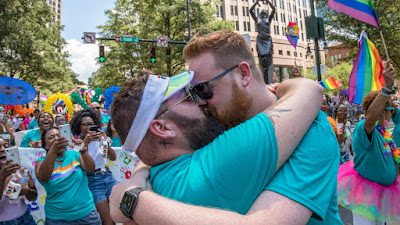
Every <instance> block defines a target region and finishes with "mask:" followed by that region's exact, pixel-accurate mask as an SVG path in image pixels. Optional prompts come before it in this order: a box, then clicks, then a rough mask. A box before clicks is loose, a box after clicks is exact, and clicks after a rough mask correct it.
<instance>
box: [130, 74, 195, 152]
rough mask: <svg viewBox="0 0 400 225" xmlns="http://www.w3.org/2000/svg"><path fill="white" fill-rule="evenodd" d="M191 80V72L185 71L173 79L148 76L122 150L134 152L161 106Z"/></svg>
mask: <svg viewBox="0 0 400 225" xmlns="http://www.w3.org/2000/svg"><path fill="white" fill-rule="evenodd" d="M192 79H193V71H185V72H183V73H180V74H178V75H175V76H173V77H164V76H160V75H150V76H149V78H148V79H147V82H146V86H145V88H144V91H143V96H142V100H141V101H140V105H139V109H138V111H137V113H136V116H135V119H134V120H133V123H132V125H131V128H130V129H129V133H128V135H127V137H126V140H125V143H124V145H123V149H125V150H128V151H131V152H136V150H137V148H138V147H139V145H140V143H142V141H143V138H144V136H145V135H146V133H147V130H148V129H149V127H150V122H151V121H152V120H153V119H154V117H155V116H156V115H157V112H158V110H159V109H160V106H161V104H162V103H163V102H164V101H165V100H167V99H168V98H169V97H171V96H172V95H174V94H175V93H177V92H178V91H180V90H182V89H183V88H184V87H186V86H187V85H188V84H189V83H190V81H192Z"/></svg>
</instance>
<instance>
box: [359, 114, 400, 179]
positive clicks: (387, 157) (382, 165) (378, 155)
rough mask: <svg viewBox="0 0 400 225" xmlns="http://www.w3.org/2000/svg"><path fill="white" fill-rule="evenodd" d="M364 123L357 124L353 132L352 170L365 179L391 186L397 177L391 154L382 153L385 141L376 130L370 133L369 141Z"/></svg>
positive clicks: (363, 121) (362, 121)
mask: <svg viewBox="0 0 400 225" xmlns="http://www.w3.org/2000/svg"><path fill="white" fill-rule="evenodd" d="M364 123H365V120H361V121H360V122H358V124H357V126H356V127H355V129H354V131H353V151H354V169H355V170H356V171H357V172H358V174H360V176H362V177H364V178H365V179H368V180H370V181H372V182H376V183H378V184H380V185H383V186H388V185H391V184H393V183H394V182H395V180H396V177H397V171H396V166H395V164H394V161H393V156H392V152H388V153H385V154H384V153H383V143H384V141H385V139H384V138H383V137H382V135H381V134H380V133H379V131H378V130H377V129H374V130H373V131H372V134H371V141H370V140H369V138H368V136H367V132H366V131H365V128H364Z"/></svg>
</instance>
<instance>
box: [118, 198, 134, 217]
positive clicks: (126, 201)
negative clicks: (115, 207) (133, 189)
mask: <svg viewBox="0 0 400 225" xmlns="http://www.w3.org/2000/svg"><path fill="white" fill-rule="evenodd" d="M134 201H135V196H134V195H132V194H131V193H125V194H124V197H123V198H122V201H121V204H120V209H121V210H122V211H123V212H125V213H127V214H131V212H132V205H133V202H134Z"/></svg>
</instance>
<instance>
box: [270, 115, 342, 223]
mask: <svg viewBox="0 0 400 225" xmlns="http://www.w3.org/2000/svg"><path fill="white" fill-rule="evenodd" d="M339 160H340V150H339V143H338V140H337V139H336V135H335V132H334V131H333V129H332V126H331V125H330V123H329V121H328V119H327V118H326V115H325V113H324V112H322V111H319V113H318V115H317V117H316V119H315V120H314V122H313V123H312V125H311V127H310V128H309V130H308V131H307V133H306V134H305V136H304V137H303V139H302V141H301V142H300V144H299V146H297V148H296V149H295V150H294V153H293V154H292V155H291V156H290V157H289V159H288V161H287V162H286V163H285V164H284V165H283V166H282V168H281V169H280V170H279V171H278V172H277V173H276V175H275V177H274V179H273V180H272V181H271V183H269V184H268V186H267V187H266V190H270V191H273V192H277V193H279V194H282V195H284V196H286V197H288V198H290V199H292V200H294V201H296V202H298V203H300V204H302V205H304V206H306V207H307V208H309V209H310V210H311V211H313V216H312V217H311V218H310V220H309V221H308V223H307V224H329V225H330V224H332V225H336V224H343V223H342V221H341V220H340V217H339V212H338V207H337V174H338V170H339V164H340V163H339ZM317 218H318V219H317ZM321 219H322V220H321Z"/></svg>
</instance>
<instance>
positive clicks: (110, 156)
mask: <svg viewBox="0 0 400 225" xmlns="http://www.w3.org/2000/svg"><path fill="white" fill-rule="evenodd" d="M107 156H108V159H109V160H111V161H115V159H116V158H117V155H116V154H115V151H114V149H113V148H112V147H111V145H108V152H107Z"/></svg>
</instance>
